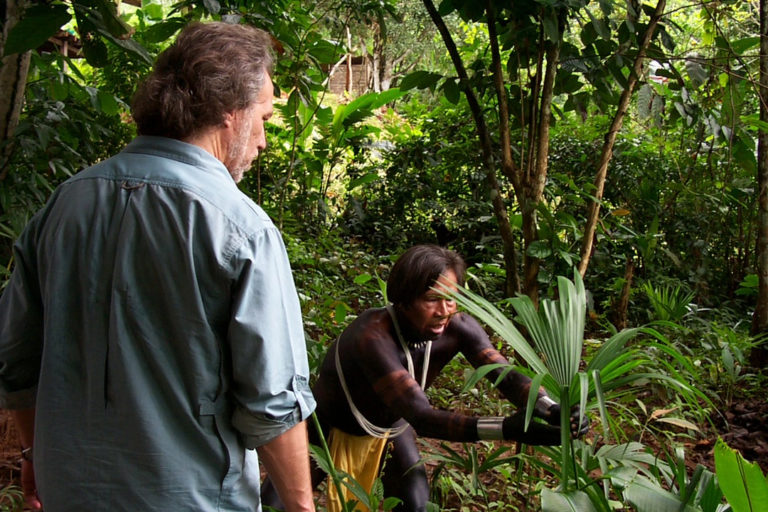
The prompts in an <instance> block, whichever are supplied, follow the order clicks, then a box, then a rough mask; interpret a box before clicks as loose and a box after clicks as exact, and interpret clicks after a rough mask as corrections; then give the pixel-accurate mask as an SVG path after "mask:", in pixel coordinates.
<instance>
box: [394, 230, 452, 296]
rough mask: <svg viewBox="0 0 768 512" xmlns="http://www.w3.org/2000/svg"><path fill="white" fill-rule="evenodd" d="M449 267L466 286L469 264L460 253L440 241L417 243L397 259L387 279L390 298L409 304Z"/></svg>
mask: <svg viewBox="0 0 768 512" xmlns="http://www.w3.org/2000/svg"><path fill="white" fill-rule="evenodd" d="M446 270H453V272H454V273H455V274H456V280H457V281H458V282H457V284H458V285H459V286H464V273H465V272H466V270H467V264H466V263H464V260H463V259H462V257H461V256H459V254H458V253H456V252H454V251H451V250H450V249H445V248H443V247H440V246H438V245H431V244H427V245H415V246H413V247H411V248H410V249H408V250H407V251H405V252H404V253H403V254H402V255H401V256H400V257H399V258H398V259H397V261H396V262H395V264H394V266H393V267H392V271H391V272H390V273H389V278H388V279H387V298H388V299H389V301H390V302H392V303H393V304H395V305H398V306H403V307H408V306H410V305H411V304H412V303H413V302H414V301H415V300H416V299H417V298H418V297H419V296H421V295H422V294H424V293H425V292H426V291H427V290H429V289H430V288H432V286H434V284H435V282H436V281H437V280H438V279H439V278H440V274H443V273H444V272H445V271H446Z"/></svg>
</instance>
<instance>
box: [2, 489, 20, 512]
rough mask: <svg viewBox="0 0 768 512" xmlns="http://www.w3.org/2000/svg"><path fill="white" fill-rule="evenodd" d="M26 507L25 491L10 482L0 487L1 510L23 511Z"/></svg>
mask: <svg viewBox="0 0 768 512" xmlns="http://www.w3.org/2000/svg"><path fill="white" fill-rule="evenodd" d="M23 508H24V492H23V491H22V490H21V487H19V486H17V485H14V484H10V485H6V486H5V487H3V488H2V489H0V512H21V510H22V509H23Z"/></svg>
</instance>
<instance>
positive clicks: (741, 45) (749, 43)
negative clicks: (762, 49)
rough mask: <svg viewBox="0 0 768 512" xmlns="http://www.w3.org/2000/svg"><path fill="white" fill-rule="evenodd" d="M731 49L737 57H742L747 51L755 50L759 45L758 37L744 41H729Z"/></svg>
mask: <svg viewBox="0 0 768 512" xmlns="http://www.w3.org/2000/svg"><path fill="white" fill-rule="evenodd" d="M730 44H731V49H732V50H733V51H734V52H735V53H736V54H737V55H743V54H744V52H746V51H747V50H751V49H752V48H757V47H758V46H759V45H760V37H759V36H754V37H745V38H744V39H738V40H736V41H730Z"/></svg>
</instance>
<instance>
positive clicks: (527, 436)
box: [502, 411, 560, 446]
mask: <svg viewBox="0 0 768 512" xmlns="http://www.w3.org/2000/svg"><path fill="white" fill-rule="evenodd" d="M524 426H525V411H517V412H516V413H515V414H513V415H511V416H507V417H506V418H504V423H503V425H502V432H503V434H504V439H506V440H508V441H518V442H520V443H525V444H531V445H540V446H557V445H559V444H560V427H553V426H551V425H545V424H544V423H540V422H538V421H533V420H531V423H530V424H529V425H528V430H527V431H525V430H524Z"/></svg>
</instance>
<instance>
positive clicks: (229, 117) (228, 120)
mask: <svg viewBox="0 0 768 512" xmlns="http://www.w3.org/2000/svg"><path fill="white" fill-rule="evenodd" d="M234 121H235V114H234V112H227V113H226V114H224V120H223V121H222V122H221V125H222V126H223V127H224V128H231V127H232V124H233V123H234Z"/></svg>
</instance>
